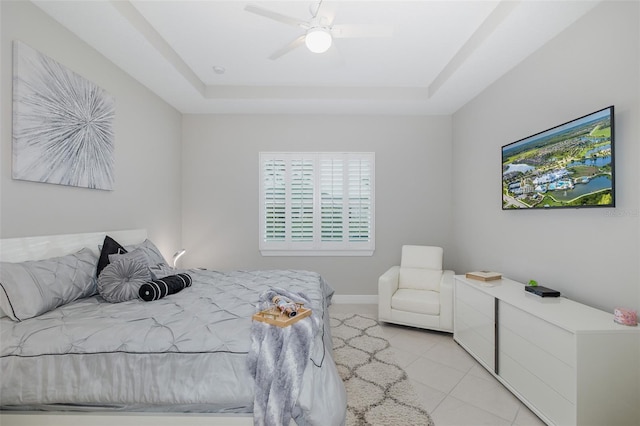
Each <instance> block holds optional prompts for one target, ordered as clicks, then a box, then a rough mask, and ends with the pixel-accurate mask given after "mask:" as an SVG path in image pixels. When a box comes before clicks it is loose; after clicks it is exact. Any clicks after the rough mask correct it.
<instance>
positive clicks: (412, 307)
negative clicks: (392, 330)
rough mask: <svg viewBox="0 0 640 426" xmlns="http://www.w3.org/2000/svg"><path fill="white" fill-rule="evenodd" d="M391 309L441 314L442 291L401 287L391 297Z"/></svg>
mask: <svg viewBox="0 0 640 426" xmlns="http://www.w3.org/2000/svg"><path fill="white" fill-rule="evenodd" d="M391 309H397V310H399V311H405V312H414V313H417V314H425V315H440V293H438V292H435V291H428V290H414V289H408V288H399V289H398V290H397V291H396V292H395V293H394V295H393V297H392V298H391Z"/></svg>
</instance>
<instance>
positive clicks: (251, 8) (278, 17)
mask: <svg viewBox="0 0 640 426" xmlns="http://www.w3.org/2000/svg"><path fill="white" fill-rule="evenodd" d="M244 10H246V11H247V12H251V13H255V14H256V15H260V16H264V17H265V18H269V19H273V20H274V21H278V22H281V23H283V24H287V25H291V26H293V27H302V28H307V27H308V26H309V25H308V23H307V22H305V21H302V20H300V19H297V18H292V17H291V16H287V15H283V14H281V13H278V12H273V11H271V10H268V9H263V8H261V7H260V6H256V5H253V4H248V5H246V6H245V7H244Z"/></svg>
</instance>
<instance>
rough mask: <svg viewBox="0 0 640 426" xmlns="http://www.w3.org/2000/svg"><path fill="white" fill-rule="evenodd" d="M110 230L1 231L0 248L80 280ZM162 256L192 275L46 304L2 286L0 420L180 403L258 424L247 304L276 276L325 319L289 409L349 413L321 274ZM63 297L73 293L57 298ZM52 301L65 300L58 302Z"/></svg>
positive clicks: (313, 416)
mask: <svg viewBox="0 0 640 426" xmlns="http://www.w3.org/2000/svg"><path fill="white" fill-rule="evenodd" d="M106 235H107V233H91V234H74V235H62V236H47V237H30V238H20V239H5V240H1V241H0V260H1V261H3V262H13V263H15V262H25V261H36V262H35V265H36V266H37V267H39V266H40V265H41V264H43V263H44V264H45V265H47V268H48V269H55V270H56V271H60V270H63V269H64V268H66V269H69V268H71V270H72V271H73V273H72V275H73V277H71V278H69V277H70V275H69V274H68V271H67V273H66V274H65V273H61V272H56V274H59V276H64V277H67V278H64V280H65V282H66V281H68V280H78V278H77V276H81V270H82V269H83V268H84V269H86V268H87V266H86V265H85V266H84V267H83V266H82V265H81V264H82V263H85V264H86V263H88V262H91V261H93V262H95V264H96V265H97V264H98V259H99V258H100V255H101V250H102V251H104V250H105V248H99V245H101V244H103V243H105V241H106V240H105V236H106ZM108 235H109V236H110V237H112V238H113V240H115V241H117V242H118V243H120V244H122V246H123V247H124V248H129V249H130V253H133V252H139V251H140V247H142V248H145V249H146V248H148V247H149V245H150V246H151V247H153V248H155V246H154V245H153V243H152V242H150V241H149V240H148V239H147V234H146V231H145V230H130V231H117V232H109V233H108ZM136 248H137V249H136ZM131 250H133V251H131ZM155 250H156V253H159V252H158V251H157V249H155ZM89 251H90V252H91V253H89ZM143 251H144V250H143ZM77 253H80V254H77ZM70 256H75V257H72V261H71V262H70V264H71V266H69V265H67V264H65V265H63V266H60V265H58V264H56V265H55V266H54V267H52V266H51V264H47V262H49V259H50V258H53V257H55V258H56V259H58V258H61V259H64V260H65V262H67V261H68V258H69V257H70ZM150 256H151V257H153V256H152V254H151V255H150ZM160 256H161V255H160ZM56 262H57V261H56ZM67 263H69V262H67ZM113 263H115V262H113ZM149 263H150V264H151V263H152V262H151V261H150V262H149ZM29 265H31V266H30V268H32V267H33V266H34V262H32V263H29ZM75 265H79V266H75ZM154 266H157V265H154ZM160 266H162V265H160ZM4 267H5V269H7V270H10V268H12V267H13V265H9V264H7V263H5V264H4ZM74 268H75V269H74ZM93 268H94V270H95V265H94V266H93ZM163 268H164V271H163V272H164V273H165V274H178V273H185V274H188V276H189V277H190V278H191V279H192V283H191V285H190V286H189V287H187V288H184V290H182V291H179V292H177V293H175V294H171V295H168V296H166V297H164V298H161V299H159V300H154V301H150V302H145V301H142V300H140V299H138V298H136V299H133V300H127V301H123V302H120V303H110V302H108V301H106V300H105V299H104V298H103V297H102V296H101V294H94V293H95V289H84V290H82V291H80V293H82V292H83V291H84V293H82V294H83V296H82V297H77V298H76V300H71V301H68V299H69V298H71V299H73V297H74V296H73V295H71V296H70V297H69V295H66V294H62V293H64V292H66V291H67V288H65V289H64V291H63V290H60V291H57V293H56V296H55V297H54V298H53V299H55V300H54V301H53V302H52V301H50V300H48V299H47V301H46V303H45V305H46V304H48V305H47V306H44V307H42V306H40V307H37V308H34V307H33V306H31V305H38V303H37V302H38V301H39V300H40V299H39V297H40V296H39V295H35V296H33V295H30V294H29V293H28V292H26V290H20V289H18V290H16V289H13V290H12V291H13V293H12V297H9V296H8V295H7V294H6V293H4V295H2V294H0V306H1V307H2V308H3V309H2V310H3V317H2V318H0V333H1V334H0V371H1V372H2V383H1V384H0V386H1V387H0V407H1V409H2V412H1V415H2V421H3V423H4V421H7V422H9V421H10V422H11V423H13V424H38V423H41V422H42V419H43V417H42V416H43V415H46V416H47V419H48V424H56V422H55V420H56V419H57V420H59V421H58V424H72V423H73V422H74V421H78V422H79V424H89V423H92V422H93V423H94V424H104V423H102V422H103V421H104V419H105V417H106V418H107V419H110V420H108V421H113V418H110V417H112V416H117V418H118V420H117V421H118V423H120V424H126V423H127V421H130V422H132V424H163V421H168V423H166V424H172V423H175V417H174V416H176V415H180V416H181V422H184V421H186V420H188V421H189V423H188V424H199V423H198V421H200V420H201V421H202V424H205V423H206V424H229V425H231V424H253V417H252V408H253V397H254V392H253V383H254V381H253V378H252V376H251V374H250V371H249V368H248V367H247V357H248V353H249V350H250V344H251V337H250V335H251V325H252V321H251V316H252V314H254V313H255V312H256V306H257V303H258V301H259V297H260V295H261V294H263V293H264V292H266V291H267V290H269V289H273V288H279V289H285V290H287V291H290V292H294V293H299V294H304V295H305V296H306V297H307V298H308V299H309V301H310V304H309V306H308V307H309V308H311V310H312V312H313V315H316V316H317V317H316V319H317V320H318V324H320V326H319V327H317V328H316V329H315V332H314V335H313V338H312V340H311V347H310V351H309V357H308V362H307V363H306V367H305V368H304V373H303V376H302V385H301V389H300V393H299V396H298V398H297V402H296V404H295V408H294V409H293V412H292V414H293V417H294V419H295V421H296V422H297V423H298V424H305V425H307V424H308V425H316V424H322V425H326V424H329V425H340V424H343V423H344V418H345V412H346V395H345V390H344V385H343V383H342V381H341V379H340V377H339V375H338V373H337V370H336V367H335V364H334V362H333V358H332V346H331V330H330V327H329V316H328V310H327V308H328V306H329V304H330V302H331V296H332V295H333V290H332V289H331V287H330V286H329V285H328V284H327V283H326V282H324V280H323V279H322V277H321V276H319V275H318V274H317V273H314V272H310V271H294V270H259V271H230V272H220V271H212V270H206V269H189V270H175V271H174V270H171V268H170V267H169V266H167V265H166V264H165V265H163ZM167 268H168V270H167ZM45 269H46V268H45ZM33 270H34V268H32V269H31V273H33ZM107 270H108V269H104V271H107ZM156 272H158V271H156ZM161 272H162V271H161ZM37 273H40V272H37ZM3 274H4V275H3V276H4V277H5V278H3V279H4V281H5V282H4V283H2V284H3V286H4V285H5V284H7V282H8V281H10V279H8V278H7V276H8V275H7V274H8V272H7V273H3ZM17 276H18V277H21V276H20V275H17ZM56 277H58V275H56ZM152 278H153V276H152ZM21 279H22V278H21ZM24 279H25V280H28V278H24ZM56 279H58V278H56ZM16 280H17V278H16ZM85 281H86V280H85ZM65 285H66V284H65ZM94 285H95V283H94ZM3 290H5V291H6V289H4V288H0V291H3ZM19 291H23V292H24V294H21V293H19ZM76 292H77V291H76ZM9 293H11V291H10V292H9ZM88 293H91V294H90V295H88ZM65 297H66V298H67V301H66V302H60V300H58V299H64V298H65ZM105 297H107V296H105ZM20 298H22V299H27V300H29V303H28V304H27V305H29V306H22V307H21V306H18V304H19V303H23V304H24V303H25V300H19V299H20ZM30 298H32V299H33V300H34V302H33V303H31V299H30ZM9 299H12V300H9ZM36 299H37V300H36ZM49 299H51V298H49ZM16 300H17V302H16ZM11 301H14V304H13V305H12V304H11V303H10V302H11ZM40 304H42V303H40ZM56 304H60V305H61V306H58V307H54V308H52V306H55V305H56ZM6 314H9V315H10V316H4V315H6ZM12 317H13V318H12ZM16 317H17V318H16ZM18 320H19V321H18ZM305 320H306V319H305ZM65 413H66V414H65ZM65 416H66V417H65ZM52 419H53V420H52ZM147 422H148V423H147ZM185 424H187V423H185Z"/></svg>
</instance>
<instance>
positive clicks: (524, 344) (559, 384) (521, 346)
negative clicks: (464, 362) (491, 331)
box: [498, 324, 577, 404]
mask: <svg viewBox="0 0 640 426" xmlns="http://www.w3.org/2000/svg"><path fill="white" fill-rule="evenodd" d="M498 335H499V340H498V342H499V343H498V344H499V346H500V347H499V351H500V360H499V361H498V362H499V368H500V373H501V374H502V357H503V356H508V357H509V359H512V360H514V362H516V363H517V364H519V365H520V368H522V369H524V370H527V371H528V372H529V373H531V374H533V375H534V376H536V377H537V378H539V379H540V380H541V381H542V382H544V383H546V384H547V385H548V386H549V387H550V388H552V389H553V390H554V391H556V392H557V393H558V394H560V395H561V396H562V397H563V398H565V399H566V400H568V401H569V402H571V403H573V404H575V403H576V384H577V380H576V369H575V368H574V367H572V366H570V365H568V364H566V363H565V362H563V361H562V360H560V359H558V358H556V357H554V356H553V355H551V354H550V353H549V352H547V351H544V350H542V349H540V348H539V347H538V346H536V345H534V344H533V343H531V342H530V341H528V340H526V339H524V338H523V337H522V336H520V335H518V334H516V333H514V332H513V331H511V330H510V329H508V328H507V327H505V326H503V325H502V324H501V325H500V328H499V330H498Z"/></svg>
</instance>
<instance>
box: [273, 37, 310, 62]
mask: <svg viewBox="0 0 640 426" xmlns="http://www.w3.org/2000/svg"><path fill="white" fill-rule="evenodd" d="M306 36H307V35H306V34H303V35H301V36H300V37H298V38H296V39H295V40H293V41H292V42H291V43H289V44H287V45H286V46H285V47H283V48H282V49H279V50H276V51H275V52H273V53H272V54H271V56H269V59H271V60H276V59H278V58H279V57H281V56H283V55H285V54H287V53H289V52H291V51H292V50H293V49H295V48H296V47H299V46H300V45H302V44H303V43H304V38H305V37H306Z"/></svg>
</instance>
